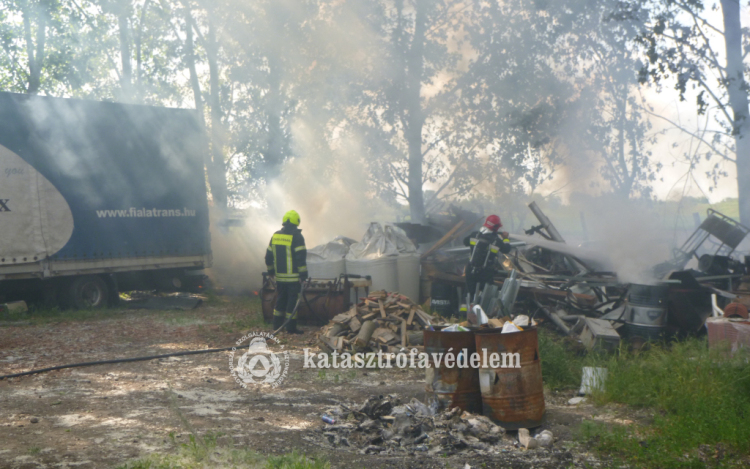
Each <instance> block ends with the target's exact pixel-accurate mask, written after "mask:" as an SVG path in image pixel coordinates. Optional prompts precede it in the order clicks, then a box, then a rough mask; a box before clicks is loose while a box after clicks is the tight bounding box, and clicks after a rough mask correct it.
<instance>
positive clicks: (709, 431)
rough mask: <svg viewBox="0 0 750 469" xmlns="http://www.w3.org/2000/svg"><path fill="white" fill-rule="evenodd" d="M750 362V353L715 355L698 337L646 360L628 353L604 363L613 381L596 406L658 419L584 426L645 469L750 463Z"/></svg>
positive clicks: (607, 449)
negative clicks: (648, 412) (612, 405)
mask: <svg viewBox="0 0 750 469" xmlns="http://www.w3.org/2000/svg"><path fill="white" fill-rule="evenodd" d="M747 359H748V355H747V354H737V355H736V356H735V357H734V358H727V353H726V350H716V349H711V350H709V349H708V348H707V347H706V343H705V341H701V340H697V339H694V340H690V341H686V342H681V343H674V344H671V345H655V346H653V347H652V348H651V349H650V350H648V351H646V352H641V353H640V354H638V355H632V354H628V353H626V352H624V351H622V350H621V351H620V353H619V354H617V355H615V356H613V357H610V358H606V359H600V363H599V364H598V365H597V366H604V367H606V368H607V369H608V376H607V382H606V389H605V390H604V392H601V393H598V394H596V395H594V396H592V397H593V399H594V400H595V402H597V403H599V404H603V403H607V402H619V403H623V404H627V405H629V406H631V407H641V408H652V409H654V421H653V423H651V424H650V425H648V426H643V425H635V424H634V425H631V426H628V427H622V428H615V429H605V428H602V427H599V426H596V425H593V424H591V425H588V427H584V428H583V433H582V438H583V439H585V440H587V441H590V442H591V443H592V444H593V445H594V447H595V448H596V449H598V450H599V451H601V452H603V453H607V454H611V455H613V456H615V457H617V458H620V459H622V460H623V461H627V462H628V463H629V464H634V465H636V466H638V467H653V468H657V467H658V468H691V467H705V465H706V464H707V463H708V462H710V463H711V465H713V466H714V467H734V466H735V465H737V466H740V465H747V464H748V460H749V459H750V458H749V457H750V425H748V421H750V364H748V361H747ZM717 448H719V449H717ZM707 452H708V453H711V454H710V455H708V456H707ZM743 460H744V461H743Z"/></svg>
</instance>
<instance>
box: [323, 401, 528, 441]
mask: <svg viewBox="0 0 750 469" xmlns="http://www.w3.org/2000/svg"><path fill="white" fill-rule="evenodd" d="M326 414H328V415H333V416H335V419H336V421H337V422H341V423H340V424H334V425H325V426H324V427H321V428H320V429H319V432H320V433H322V435H323V437H324V438H325V439H326V440H327V442H328V444H330V445H331V446H334V447H346V448H349V449H352V450H355V451H359V452H361V453H364V454H372V453H384V454H388V453H397V452H409V453H413V452H425V453H428V454H438V453H439V454H445V455H450V454H455V453H457V452H464V451H474V452H477V453H481V454H493V453H500V452H507V451H509V450H511V449H513V447H514V446H513V442H512V440H510V439H506V438H504V435H505V430H504V429H503V428H502V427H501V426H499V425H495V424H494V423H493V422H492V421H491V420H490V419H489V418H487V417H484V416H482V415H474V414H471V413H469V412H464V411H462V410H461V409H459V408H457V407H454V408H452V409H449V410H444V411H439V410H438V406H437V403H436V402H434V401H433V402H431V403H430V404H429V405H428V404H424V403H422V402H420V401H419V400H417V399H412V400H411V401H410V402H409V403H408V404H401V402H400V400H399V399H398V398H397V397H396V396H374V397H371V398H369V399H368V400H367V401H365V403H364V404H363V405H362V406H360V407H359V408H358V409H356V410H355V409H351V408H349V407H347V406H345V405H338V406H335V407H332V408H329V409H327V410H326Z"/></svg>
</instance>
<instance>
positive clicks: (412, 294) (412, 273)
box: [396, 253, 420, 303]
mask: <svg viewBox="0 0 750 469" xmlns="http://www.w3.org/2000/svg"><path fill="white" fill-rule="evenodd" d="M419 267H420V258H419V254H417V253H401V254H399V256H398V257H397V258H396V271H397V274H398V275H397V277H398V292H399V293H401V294H402V295H405V296H408V297H409V299H410V300H412V301H413V302H415V303H417V302H419Z"/></svg>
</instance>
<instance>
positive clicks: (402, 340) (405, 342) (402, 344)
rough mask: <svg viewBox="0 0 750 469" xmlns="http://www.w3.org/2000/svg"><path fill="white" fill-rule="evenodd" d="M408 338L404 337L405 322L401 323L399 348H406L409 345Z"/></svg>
mask: <svg viewBox="0 0 750 469" xmlns="http://www.w3.org/2000/svg"><path fill="white" fill-rule="evenodd" d="M408 339H409V337H408V336H407V335H406V321H401V346H402V347H406V346H407V345H408V344H409V340H408Z"/></svg>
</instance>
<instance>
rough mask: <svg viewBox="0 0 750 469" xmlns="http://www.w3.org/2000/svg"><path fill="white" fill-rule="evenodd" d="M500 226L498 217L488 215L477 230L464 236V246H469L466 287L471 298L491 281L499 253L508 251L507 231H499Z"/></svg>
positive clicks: (495, 270)
mask: <svg viewBox="0 0 750 469" xmlns="http://www.w3.org/2000/svg"><path fill="white" fill-rule="evenodd" d="M502 226H503V224H502V222H501V221H500V217H498V216H497V215H490V216H489V217H487V219H486V220H485V221H484V225H482V227H481V228H480V229H479V231H475V232H473V233H471V234H469V236H467V237H466V238H464V246H469V247H470V248H471V254H470V257H469V264H468V265H467V266H466V288H467V291H468V293H469V294H470V295H471V296H472V298H473V297H474V295H476V293H477V292H478V291H481V290H482V289H483V288H484V284H486V283H492V282H493V279H494V276H495V272H497V267H498V255H499V253H501V252H502V253H503V254H507V253H508V252H510V244H509V243H510V240H509V239H508V232H507V231H499V230H500V228H501V227H502ZM477 286H478V287H479V288H477Z"/></svg>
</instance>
